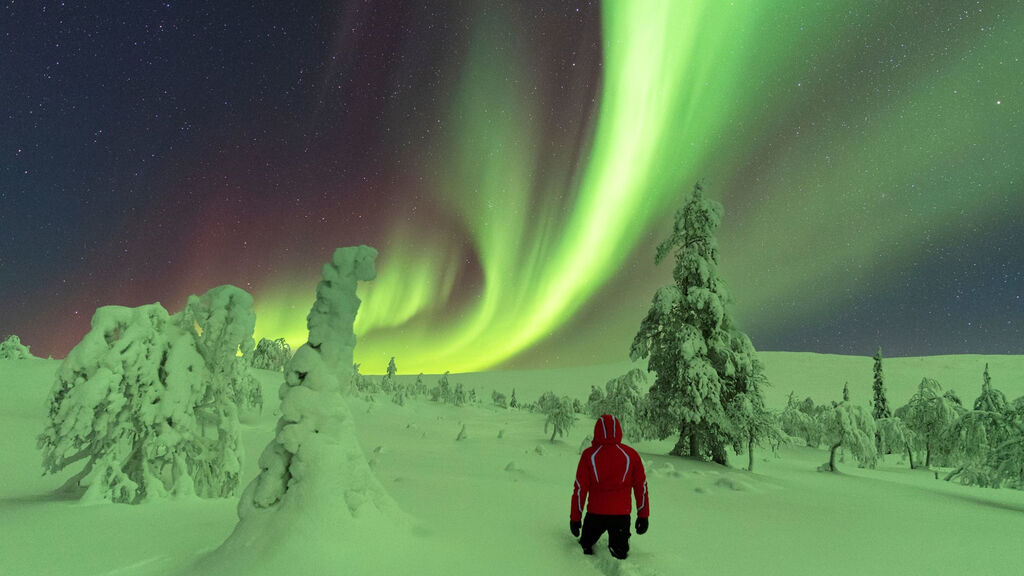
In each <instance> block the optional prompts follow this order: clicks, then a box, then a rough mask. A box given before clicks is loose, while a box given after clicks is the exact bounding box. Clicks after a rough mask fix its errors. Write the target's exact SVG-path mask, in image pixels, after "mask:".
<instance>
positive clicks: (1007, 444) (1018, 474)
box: [993, 397, 1024, 490]
mask: <svg viewBox="0 0 1024 576" xmlns="http://www.w3.org/2000/svg"><path fill="white" fill-rule="evenodd" d="M1004 421H1005V424H1006V431H1007V439H1006V440H1005V441H1003V443H1002V444H1000V445H998V446H996V447H995V450H994V453H993V457H994V460H995V463H996V464H995V466H996V476H997V477H998V478H999V480H1000V481H1001V482H1002V483H1003V484H1004V485H1006V486H1009V487H1011V488H1016V489H1018V490H1024V397H1022V398H1017V399H1016V400H1014V401H1013V403H1012V404H1010V406H1009V407H1008V412H1007V414H1006V416H1005V420H1004Z"/></svg>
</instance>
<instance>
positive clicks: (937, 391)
mask: <svg viewBox="0 0 1024 576" xmlns="http://www.w3.org/2000/svg"><path fill="white" fill-rule="evenodd" d="M960 411H962V408H961V409H960ZM959 415H960V413H959V412H958V406H957V405H956V403H955V402H953V401H952V400H951V399H950V398H949V397H947V396H946V395H944V394H943V392H942V385H941V384H939V382H938V381H937V380H933V379H931V378H923V379H922V380H921V383H920V384H918V386H917V392H915V393H914V395H913V396H911V397H910V401H909V402H908V403H907V404H906V405H905V406H901V407H900V408H899V409H898V410H897V411H896V416H897V417H899V418H901V419H902V420H903V421H904V422H905V423H906V424H907V427H909V428H910V429H911V430H913V431H914V436H915V438H916V440H917V447H918V449H923V450H924V453H925V459H924V466H925V468H927V467H929V466H931V463H932V456H933V454H934V453H935V452H936V451H937V450H938V451H941V450H942V448H943V445H942V439H943V434H945V432H946V429H947V428H948V427H949V426H950V425H951V424H953V422H955V421H956V419H957V417H959Z"/></svg>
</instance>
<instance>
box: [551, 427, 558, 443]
mask: <svg viewBox="0 0 1024 576" xmlns="http://www.w3.org/2000/svg"><path fill="white" fill-rule="evenodd" d="M552 428H555V427H554V426H552ZM557 432H558V428H555V429H554V430H552V431H551V443H552V444H554V443H555V433H557Z"/></svg>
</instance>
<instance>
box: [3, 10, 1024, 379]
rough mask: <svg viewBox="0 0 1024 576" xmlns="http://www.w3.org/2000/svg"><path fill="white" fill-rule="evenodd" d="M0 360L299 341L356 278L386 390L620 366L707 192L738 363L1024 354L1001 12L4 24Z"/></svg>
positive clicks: (418, 13) (1022, 82)
mask: <svg viewBox="0 0 1024 576" xmlns="http://www.w3.org/2000/svg"><path fill="white" fill-rule="evenodd" d="M0 39H2V43H0V46H2V50H3V52H2V54H0V103H2V107H0V242H2V249H0V336H2V335H6V334H18V335H19V336H20V337H21V338H22V341H23V342H24V343H26V344H28V345H30V346H31V347H32V351H33V352H34V353H35V354H37V355H42V356H46V355H53V356H54V357H63V356H64V355H66V354H67V352H68V350H70V348H71V347H72V346H74V344H75V343H76V342H78V341H79V340H80V339H81V337H82V336H83V335H84V334H85V332H86V331H87V330H88V327H89V320H90V318H91V316H92V313H93V311H94V310H95V309H96V308H97V307H98V306H103V305H108V304H119V305H126V306H138V305H142V304H146V303H150V302H156V301H159V302H161V303H162V304H163V305H164V306H165V307H167V308H168V309H169V310H170V311H171V312H175V311H177V310H180V309H181V308H182V307H183V305H184V303H185V299H186V298H187V296H188V295H189V294H193V293H202V292H205V291H206V290H208V289H209V288H211V287H213V286H216V285H219V284H226V283H230V284H234V285H237V286H240V287H242V288H244V289H246V290H248V291H249V292H251V293H252V294H253V296H254V297H255V303H256V313H257V318H258V320H257V328H256V330H257V334H256V337H257V339H258V338H259V337H264V336H265V337H270V338H275V337H285V338H287V339H288V340H289V341H291V342H292V344H293V346H297V345H298V344H301V343H302V342H304V340H305V315H306V313H307V312H308V310H309V306H310V304H311V303H312V300H313V298H314V290H315V285H316V282H317V281H318V279H319V274H320V266H321V265H322V263H323V262H325V261H326V260H328V259H329V258H330V255H331V253H332V251H333V249H334V248H335V247H338V246H345V245H356V244H369V245H372V246H374V247H376V248H377V249H378V250H379V251H380V258H379V259H378V272H379V274H378V279H377V280H376V281H374V282H373V283H371V284H367V285H366V286H364V287H362V288H361V289H360V294H361V297H362V298H363V301H364V303H363V308H362V309H361V311H360V317H359V319H358V320H357V325H356V331H357V333H358V334H359V335H360V340H359V345H358V346H357V350H356V360H357V361H358V362H361V363H362V364H363V371H364V372H367V373H379V372H382V371H383V370H384V368H385V367H386V365H387V359H388V358H389V357H390V356H396V357H397V364H398V367H399V371H400V372H406V373H408V372H418V371H427V372H438V371H444V370H452V371H471V370H484V369H492V368H502V367H548V366H570V365H586V364H594V363H603V362H612V361H620V360H624V359H626V357H627V355H628V348H629V344H630V343H631V341H632V338H633V335H634V334H635V332H636V329H637V327H638V326H639V321H640V319H641V318H642V317H643V316H644V314H645V312H646V309H647V307H648V305H649V303H650V299H651V297H652V295H653V293H654V291H655V290H656V289H657V287H658V286H660V285H662V284H665V283H668V282H670V281H671V267H670V264H668V263H666V264H663V265H662V266H660V267H658V266H655V265H654V262H653V260H654V247H655V246H656V245H657V243H658V242H659V241H660V240H661V239H662V238H664V237H665V236H666V235H667V234H668V232H669V230H670V227H671V222H672V214H673V212H674V211H675V210H676V209H677V208H678V207H679V206H681V204H682V202H683V199H684V197H685V193H686V192H688V191H689V190H690V189H691V188H692V186H693V183H694V182H695V181H696V180H698V179H704V181H705V190H706V192H707V193H708V195H709V196H711V197H713V198H715V199H716V200H718V201H720V202H721V203H722V204H723V205H724V207H725V219H724V222H723V225H722V227H721V229H720V230H719V245H720V248H721V262H720V265H721V266H720V270H721V273H722V275H723V276H724V278H725V280H726V282H727V284H728V286H729V289H730V293H731V296H732V301H733V303H732V307H731V310H732V313H733V315H734V317H735V318H736V319H737V321H738V323H739V324H740V326H741V327H742V328H743V329H744V330H745V331H746V332H747V333H748V334H749V335H750V336H751V338H752V340H753V342H754V344H755V346H757V348H758V349H761V350H798V351H815V352H825V353H838V354H857V355H871V354H872V353H873V352H874V350H875V347H876V346H878V345H881V346H882V347H883V349H884V350H885V353H886V355H887V356H909V355H930V354H957V353H987V354H1024V332H1022V325H1024V301H1022V293H1024V272H1022V271H1024V61H1022V60H1024V3H1022V2H1020V1H1015V0H1003V1H986V0H982V1H978V2H973V1H971V2H924V1H913V0H911V1H906V2H890V1H885V0H865V1H860V2H856V3H851V2H848V1H846V0H817V1H813V2H812V1H793V2H764V1H761V0H735V1H731V2H724V1H720V0H630V1H626V0H621V1H607V2H603V3H598V2H591V1H583V0H579V1H565V2H562V1H558V2H556V1H553V0H552V1H532V2H531V1H497V0H496V1H493V2H490V1H489V2H477V1H473V0H429V1H424V2H397V1H395V2H390V1H383V0H379V1H364V0H357V1H354V0H347V1H341V0H335V1H333V2H314V1H311V2H294V3H293V2H279V1H272V2H271V1H265V2H261V1H257V2H244V3H241V2H234V1H224V2H175V1H170V2H148V1H141V0H140V1H138V2H131V3H114V2H95V3H94V2H71V1H68V2H45V1H39V2H26V1H19V0H12V1H8V2H5V3H4V4H3V7H2V8H0Z"/></svg>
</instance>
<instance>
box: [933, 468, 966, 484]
mask: <svg viewBox="0 0 1024 576" xmlns="http://www.w3.org/2000/svg"><path fill="white" fill-rule="evenodd" d="M963 471H964V467H963V466H961V467H959V468H957V469H956V470H953V471H952V472H950V473H949V474H947V475H946V477H945V478H943V480H945V481H946V482H949V481H950V480H952V479H953V477H954V476H956V475H957V474H959V473H961V472H963ZM936 474H938V472H936Z"/></svg>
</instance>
